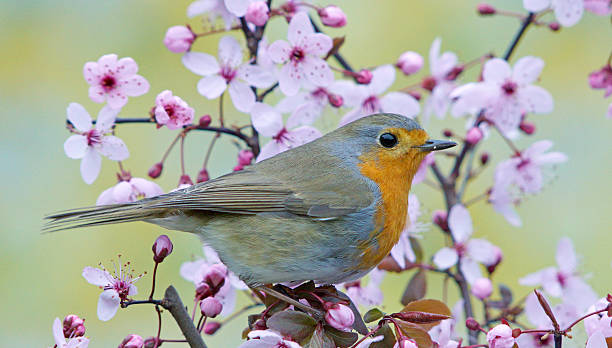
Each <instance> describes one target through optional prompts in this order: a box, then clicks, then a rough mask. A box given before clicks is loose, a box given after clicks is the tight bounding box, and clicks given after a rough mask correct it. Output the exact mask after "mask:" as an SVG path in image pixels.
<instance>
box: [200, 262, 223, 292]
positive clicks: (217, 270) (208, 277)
mask: <svg viewBox="0 0 612 348" xmlns="http://www.w3.org/2000/svg"><path fill="white" fill-rule="evenodd" d="M226 276H227V267H225V265H223V264H221V263H215V264H214V265H212V266H210V267H209V268H208V270H207V271H206V274H205V275H204V281H205V282H206V283H208V285H210V287H211V288H212V289H214V291H213V292H214V293H216V292H217V291H218V290H219V288H220V287H221V286H223V284H224V283H225V277H226Z"/></svg>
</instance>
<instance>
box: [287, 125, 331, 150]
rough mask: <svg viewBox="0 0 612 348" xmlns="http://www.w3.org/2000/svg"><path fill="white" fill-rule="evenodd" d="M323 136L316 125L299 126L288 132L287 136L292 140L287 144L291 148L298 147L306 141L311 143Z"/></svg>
mask: <svg viewBox="0 0 612 348" xmlns="http://www.w3.org/2000/svg"><path fill="white" fill-rule="evenodd" d="M321 136H323V134H321V132H320V131H319V130H318V129H316V128H314V127H311V126H302V127H298V128H296V129H294V130H291V131H289V132H288V133H287V137H288V138H289V139H290V142H289V144H287V145H288V146H289V148H294V147H298V146H301V145H304V144H306V143H309V142H311V141H313V140H315V139H318V138H320V137H321Z"/></svg>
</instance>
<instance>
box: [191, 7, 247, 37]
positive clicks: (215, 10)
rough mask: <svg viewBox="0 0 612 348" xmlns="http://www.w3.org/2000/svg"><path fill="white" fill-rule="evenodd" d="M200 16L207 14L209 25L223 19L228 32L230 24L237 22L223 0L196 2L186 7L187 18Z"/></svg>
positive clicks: (236, 18)
mask: <svg viewBox="0 0 612 348" xmlns="http://www.w3.org/2000/svg"><path fill="white" fill-rule="evenodd" d="M245 10H246V8H245ZM202 14H208V19H209V21H210V22H211V23H214V22H215V20H216V19H217V18H219V17H220V18H221V19H223V22H224V23H225V30H229V29H230V28H231V26H232V24H234V23H237V21H238V17H236V15H234V14H233V13H231V12H230V11H229V10H228V8H227V7H226V4H225V1H224V0H197V1H194V2H192V3H191V4H190V5H189V7H187V16H188V17H189V18H192V17H195V16H199V15H202Z"/></svg>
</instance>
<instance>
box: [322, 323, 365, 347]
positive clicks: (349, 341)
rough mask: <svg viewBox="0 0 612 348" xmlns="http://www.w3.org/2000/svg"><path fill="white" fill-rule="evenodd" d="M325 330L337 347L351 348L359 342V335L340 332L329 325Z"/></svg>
mask: <svg viewBox="0 0 612 348" xmlns="http://www.w3.org/2000/svg"><path fill="white" fill-rule="evenodd" d="M324 328H325V333H326V334H327V336H329V337H331V339H332V340H333V341H334V343H335V344H336V346H337V347H341V348H345V347H350V346H352V345H353V343H355V342H357V338H358V337H359V335H357V334H356V333H354V332H346V331H340V330H338V329H335V328H333V327H331V326H329V325H326V326H325V327H324Z"/></svg>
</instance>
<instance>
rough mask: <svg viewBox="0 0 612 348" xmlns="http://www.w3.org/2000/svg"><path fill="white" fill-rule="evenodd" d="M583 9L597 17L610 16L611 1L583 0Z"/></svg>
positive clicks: (611, 10) (611, 12) (611, 9)
mask: <svg viewBox="0 0 612 348" xmlns="http://www.w3.org/2000/svg"><path fill="white" fill-rule="evenodd" d="M584 9H585V10H587V11H589V12H591V13H594V14H596V15H598V16H609V15H610V14H612V0H584Z"/></svg>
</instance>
